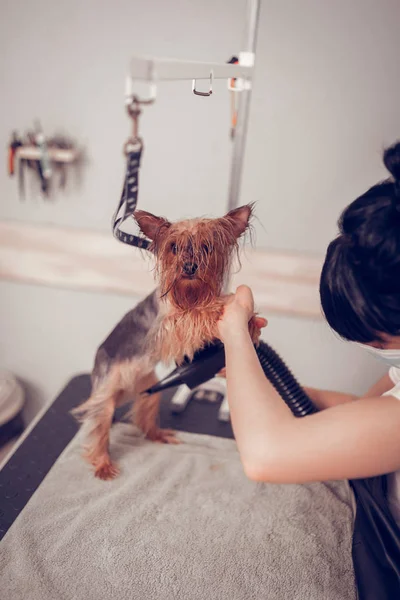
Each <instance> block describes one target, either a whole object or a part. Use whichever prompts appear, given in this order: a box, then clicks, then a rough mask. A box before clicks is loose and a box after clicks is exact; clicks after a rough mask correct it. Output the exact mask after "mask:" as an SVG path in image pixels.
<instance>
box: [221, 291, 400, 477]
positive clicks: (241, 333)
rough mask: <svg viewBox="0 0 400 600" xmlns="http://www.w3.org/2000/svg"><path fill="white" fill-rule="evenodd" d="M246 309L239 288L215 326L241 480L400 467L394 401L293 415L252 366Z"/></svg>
mask: <svg viewBox="0 0 400 600" xmlns="http://www.w3.org/2000/svg"><path fill="white" fill-rule="evenodd" d="M253 311H254V305H253V298H252V294H251V291H250V290H249V288H246V287H245V286H241V287H240V288H239V289H238V291H237V293H236V295H235V296H233V297H231V298H230V299H228V302H227V305H226V307H225V313H224V316H223V318H222V320H221V321H220V327H219V328H220V335H221V339H222V340H223V342H224V344H225V354H226V375H227V386H228V398H229V406H230V413H231V420H232V426H233V429H234V433H235V437H236V441H237V445H238V449H239V453H240V456H241V460H242V463H243V466H244V470H245V472H246V474H247V475H248V477H249V478H251V479H253V480H255V481H269V482H276V483H301V482H306V481H324V480H330V479H353V478H357V477H370V476H372V475H377V474H380V473H388V472H391V471H395V470H397V469H399V468H400V436H399V435H398V432H399V430H400V401H399V400H397V399H395V398H393V397H390V396H385V397H382V398H377V397H374V398H364V399H357V400H354V401H353V402H346V403H344V404H340V405H337V406H334V407H332V408H329V409H328V410H324V411H321V412H319V413H317V414H315V415H310V416H308V417H303V418H301V419H299V418H295V417H294V416H293V415H292V413H291V411H290V410H289V408H288V407H287V406H286V404H285V403H284V402H283V401H282V399H281V398H280V396H279V395H278V393H277V392H276V391H275V389H274V388H273V386H272V385H271V384H270V382H269V381H268V380H267V379H266V378H265V375H264V373H263V371H262V368H261V366H260V363H259V361H258V358H257V355H256V353H255V350H254V347H253V344H252V342H251V339H250V336H249V333H248V328H247V322H248V319H249V318H250V317H251V315H252V314H253Z"/></svg>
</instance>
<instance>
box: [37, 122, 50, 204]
mask: <svg viewBox="0 0 400 600" xmlns="http://www.w3.org/2000/svg"><path fill="white" fill-rule="evenodd" d="M35 142H36V145H37V147H38V148H39V150H40V159H39V165H38V172H39V176H40V180H41V184H42V191H43V192H44V193H45V194H46V193H47V192H48V189H49V184H50V179H51V175H52V169H51V164H50V159H49V153H48V150H47V143H46V138H45V136H44V133H43V131H42V128H41V126H40V123H39V122H36V126H35ZM39 167H40V171H39Z"/></svg>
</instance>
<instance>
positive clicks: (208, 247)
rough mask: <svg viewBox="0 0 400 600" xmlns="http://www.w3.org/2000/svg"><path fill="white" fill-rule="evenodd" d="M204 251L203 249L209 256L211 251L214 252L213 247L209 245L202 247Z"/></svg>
mask: <svg viewBox="0 0 400 600" xmlns="http://www.w3.org/2000/svg"><path fill="white" fill-rule="evenodd" d="M202 249H203V252H204V253H205V254H209V253H210V252H211V250H212V246H208V245H207V244H203V245H202Z"/></svg>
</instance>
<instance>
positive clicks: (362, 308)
mask: <svg viewBox="0 0 400 600" xmlns="http://www.w3.org/2000/svg"><path fill="white" fill-rule="evenodd" d="M383 162H384V164H385V167H386V168H387V170H388V171H389V173H390V174H391V178H390V179H388V180H387V181H384V182H382V183H379V184H377V185H374V186H373V187H372V188H371V189H369V190H368V191H367V192H366V193H365V194H363V195H362V196H360V197H359V198H357V200H354V202H352V203H351V204H350V206H348V207H347V208H346V209H345V210H344V212H343V214H342V215H341V217H340V219H339V223H338V224H339V236H338V237H337V238H336V239H334V240H333V242H331V243H330V244H329V246H328V250H327V254H326V257H325V262H324V266H323V269H322V274H321V281H320V297H321V304H322V310H323V312H324V314H325V317H326V320H327V321H328V323H329V325H330V326H331V327H332V329H334V330H335V331H336V332H337V333H338V334H339V335H340V336H341V337H343V338H345V339H346V340H350V341H353V342H361V343H368V342H373V341H382V339H383V338H382V334H383V333H385V334H388V335H400V141H399V142H397V143H396V144H394V145H393V146H391V147H390V148H388V149H387V150H385V152H384V154H383Z"/></svg>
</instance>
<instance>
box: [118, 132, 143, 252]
mask: <svg viewBox="0 0 400 600" xmlns="http://www.w3.org/2000/svg"><path fill="white" fill-rule="evenodd" d="M142 151H143V144H142V143H141V141H140V140H137V143H136V144H135V145H134V144H133V143H132V142H128V144H127V145H126V147H125V152H126V174H125V181H124V186H123V188H122V194H121V199H120V201H119V204H118V207H117V210H116V211H115V213H114V217H113V225H112V228H113V233H114V237H115V238H117V240H119V241H120V242H123V243H124V244H128V245H129V246H135V247H136V248H144V249H145V250H147V249H148V248H149V246H150V243H151V242H150V241H149V240H147V239H146V238H142V237H140V236H138V235H133V234H131V233H126V232H125V231H123V230H122V229H121V226H122V225H123V223H125V221H127V220H128V219H131V218H132V217H133V213H134V212H135V210H136V206H137V200H138V192H139V169H140V160H141V158H142Z"/></svg>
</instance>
